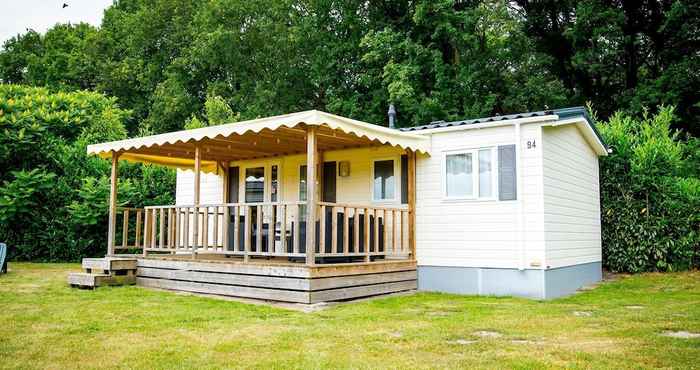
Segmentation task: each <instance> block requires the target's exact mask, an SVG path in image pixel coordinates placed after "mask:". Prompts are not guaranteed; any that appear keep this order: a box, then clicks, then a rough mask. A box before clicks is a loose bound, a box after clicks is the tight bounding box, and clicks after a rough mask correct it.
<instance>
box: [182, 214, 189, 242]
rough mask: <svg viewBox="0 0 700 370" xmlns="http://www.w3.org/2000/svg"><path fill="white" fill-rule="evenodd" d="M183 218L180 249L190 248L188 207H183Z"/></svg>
mask: <svg viewBox="0 0 700 370" xmlns="http://www.w3.org/2000/svg"><path fill="white" fill-rule="evenodd" d="M182 217H183V218H184V220H183V222H182V224H183V225H182V247H183V248H184V249H189V248H190V207H185V208H184V212H183V214H182Z"/></svg>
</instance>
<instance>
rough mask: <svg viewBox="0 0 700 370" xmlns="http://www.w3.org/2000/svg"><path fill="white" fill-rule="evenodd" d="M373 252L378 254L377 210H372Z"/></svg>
mask: <svg viewBox="0 0 700 370" xmlns="http://www.w3.org/2000/svg"><path fill="white" fill-rule="evenodd" d="M374 252H375V253H378V252H379V209H376V208H375V209H374Z"/></svg>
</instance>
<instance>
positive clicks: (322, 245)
mask: <svg viewBox="0 0 700 370" xmlns="http://www.w3.org/2000/svg"><path fill="white" fill-rule="evenodd" d="M319 207H320V208H319V209H320V212H321V215H320V216H319V217H320V218H319V219H318V254H320V255H322V254H324V253H325V252H326V206H324V205H321V206H319Z"/></svg>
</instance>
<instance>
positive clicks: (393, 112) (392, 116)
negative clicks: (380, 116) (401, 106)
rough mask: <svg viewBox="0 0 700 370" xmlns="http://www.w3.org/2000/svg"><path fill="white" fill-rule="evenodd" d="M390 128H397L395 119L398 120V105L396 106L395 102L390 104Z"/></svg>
mask: <svg viewBox="0 0 700 370" xmlns="http://www.w3.org/2000/svg"><path fill="white" fill-rule="evenodd" d="M388 113H389V128H396V125H395V121H396V107H394V104H393V103H390V104H389V112H388Z"/></svg>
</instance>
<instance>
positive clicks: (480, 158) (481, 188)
mask: <svg viewBox="0 0 700 370" xmlns="http://www.w3.org/2000/svg"><path fill="white" fill-rule="evenodd" d="M495 163H496V148H483V149H474V150H466V151H462V152H455V153H447V154H446V155H445V163H444V174H445V175H444V176H445V177H444V195H445V198H449V199H494V198H495V195H496V194H497V189H496V184H497V183H498V181H497V177H496V171H495Z"/></svg>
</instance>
